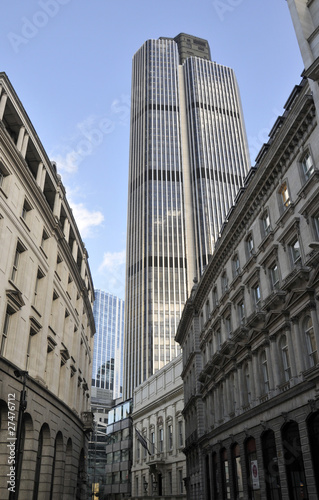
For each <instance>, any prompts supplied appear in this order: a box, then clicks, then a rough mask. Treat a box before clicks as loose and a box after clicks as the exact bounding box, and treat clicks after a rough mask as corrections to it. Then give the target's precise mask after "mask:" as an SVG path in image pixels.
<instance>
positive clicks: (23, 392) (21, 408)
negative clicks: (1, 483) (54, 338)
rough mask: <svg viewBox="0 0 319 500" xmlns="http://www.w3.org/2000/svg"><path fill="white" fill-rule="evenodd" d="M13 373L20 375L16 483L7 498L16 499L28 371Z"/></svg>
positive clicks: (15, 371)
mask: <svg viewBox="0 0 319 500" xmlns="http://www.w3.org/2000/svg"><path fill="white" fill-rule="evenodd" d="M14 374H15V376H16V377H17V378H20V377H22V390H21V392H20V401H19V412H18V421H17V432H16V443H15V470H16V484H15V491H10V495H9V500H16V499H17V498H18V492H19V480H20V470H21V465H22V464H21V456H20V455H21V449H20V445H21V433H22V419H23V413H24V412H25V410H26V409H27V398H26V383H27V375H28V372H27V371H25V370H14Z"/></svg>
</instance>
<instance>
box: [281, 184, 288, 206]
mask: <svg viewBox="0 0 319 500" xmlns="http://www.w3.org/2000/svg"><path fill="white" fill-rule="evenodd" d="M279 194H280V196H281V201H282V204H283V207H284V208H288V207H289V205H290V197H289V191H288V186H287V183H286V182H284V183H283V185H282V186H281V188H280V190H279Z"/></svg>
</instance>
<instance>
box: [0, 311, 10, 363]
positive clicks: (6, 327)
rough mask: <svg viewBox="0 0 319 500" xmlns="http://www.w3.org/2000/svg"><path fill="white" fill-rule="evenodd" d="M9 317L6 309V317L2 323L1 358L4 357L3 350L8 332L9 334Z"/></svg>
mask: <svg viewBox="0 0 319 500" xmlns="http://www.w3.org/2000/svg"><path fill="white" fill-rule="evenodd" d="M10 317H11V313H10V311H9V310H8V309H7V311H6V315H5V318H4V322H3V328H2V339H1V349H0V354H1V356H3V355H4V348H5V344H6V340H7V337H8V332H9V324H10Z"/></svg>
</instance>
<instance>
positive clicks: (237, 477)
mask: <svg viewBox="0 0 319 500" xmlns="http://www.w3.org/2000/svg"><path fill="white" fill-rule="evenodd" d="M232 462H233V478H234V491H235V498H238V499H240V498H244V486H243V475H242V468H241V460H240V449H239V444H238V443H235V444H234V445H233V446H232Z"/></svg>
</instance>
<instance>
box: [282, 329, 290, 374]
mask: <svg viewBox="0 0 319 500" xmlns="http://www.w3.org/2000/svg"><path fill="white" fill-rule="evenodd" d="M280 351H281V359H282V365H283V369H284V379H285V381H286V382H288V380H290V378H291V369H290V360H289V352H288V342H287V337H286V335H283V336H282V337H281V338H280Z"/></svg>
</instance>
